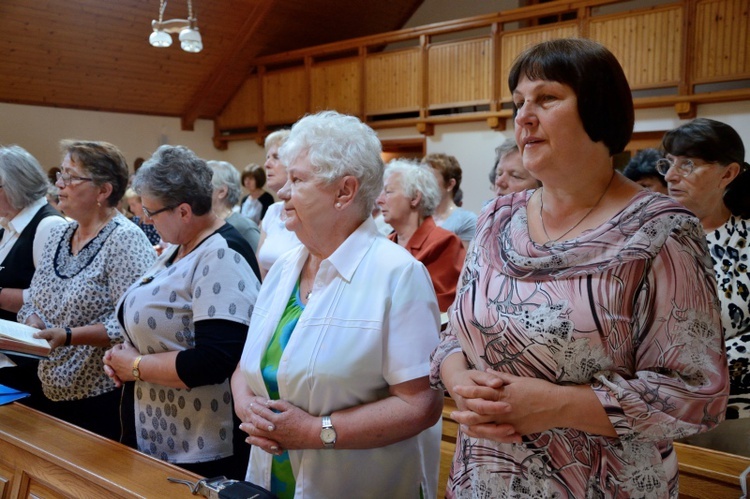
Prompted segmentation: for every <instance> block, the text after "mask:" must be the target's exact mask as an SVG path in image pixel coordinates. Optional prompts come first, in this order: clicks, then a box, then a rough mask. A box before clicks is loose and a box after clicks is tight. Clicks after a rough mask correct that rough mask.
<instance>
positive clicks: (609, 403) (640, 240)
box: [431, 191, 728, 498]
mask: <svg viewBox="0 0 750 499" xmlns="http://www.w3.org/2000/svg"><path fill="white" fill-rule="evenodd" d="M532 193H533V191H527V192H521V193H516V194H513V195H510V196H504V197H501V198H498V199H497V200H496V201H494V203H492V204H490V205H489V206H487V207H486V208H485V210H484V211H483V212H482V215H481V216H480V218H479V221H478V225H477V227H478V229H477V236H476V238H475V240H474V243H473V245H472V247H471V248H470V249H469V253H468V255H467V258H466V264H465V266H464V270H463V272H462V275H461V278H460V281H459V284H458V286H459V287H458V290H457V293H456V301H455V302H454V305H453V307H452V308H451V309H450V311H449V317H450V321H449V324H448V327H447V329H446V331H445V332H444V336H443V338H442V342H441V344H440V345H439V346H438V348H437V349H436V350H435V352H434V354H433V360H432V373H431V381H432V383H433V384H435V385H439V383H440V380H439V373H440V364H441V362H442V361H443V359H445V358H446V357H447V356H448V355H450V354H452V353H455V352H463V354H464V355H465V357H466V360H467V363H468V365H469V366H470V367H472V368H475V369H481V370H487V369H495V370H498V371H502V372H507V373H511V374H514V375H518V376H529V377H536V378H541V379H545V380H548V381H551V382H553V383H559V384H577V385H581V384H587V385H590V386H591V388H592V389H593V391H594V393H595V394H596V396H597V397H598V398H599V401H600V402H601V403H602V405H603V407H604V409H605V411H606V413H607V415H608V416H609V419H610V422H611V423H612V426H613V427H614V429H615V430H616V432H617V434H618V435H619V438H609V437H604V436H601V435H594V434H587V433H585V432H582V431H579V430H575V429H571V428H553V429H551V430H548V431H545V432H543V433H538V434H530V435H525V436H524V437H523V443H522V444H501V443H497V442H493V441H490V440H486V439H476V438H471V437H468V436H466V435H465V434H463V433H461V432H460V431H459V434H458V439H457V445H456V453H455V456H454V460H453V466H452V469H451V476H450V479H449V483H448V489H447V495H448V497H488V498H489V497H493V498H494V497H509V498H510V497H561V498H563V497H564V498H567V497H576V498H578V497H581V498H583V497H623V498H624V497H644V498H645V497H677V490H678V486H677V478H678V476H677V458H676V456H675V453H674V450H673V449H672V439H673V438H677V437H683V436H686V435H690V434H693V433H698V432H702V431H706V430H708V429H710V428H713V427H714V426H715V425H716V424H717V423H718V422H720V421H721V420H722V419H723V416H724V409H725V406H726V399H727V392H728V383H727V364H726V356H725V355H724V348H723V337H722V330H721V326H720V318H719V309H718V303H717V300H716V287H715V282H714V278H713V275H712V271H711V268H710V261H709V259H708V257H707V253H706V245H705V238H704V236H703V231H702V229H701V227H700V224H699V222H698V220H697V219H696V218H694V217H693V216H692V215H691V214H690V213H689V212H687V211H686V210H685V209H684V208H682V207H681V206H680V205H678V204H677V203H676V202H674V201H672V200H671V199H669V198H667V197H664V196H661V195H657V194H654V193H651V192H646V191H644V192H642V193H638V194H637V195H636V196H635V197H634V198H633V200H632V202H631V204H630V205H629V206H628V207H627V208H625V209H624V210H623V211H621V212H620V213H619V214H617V215H616V216H615V217H614V218H612V219H611V220H610V221H609V222H607V223H604V224H602V225H601V226H600V227H598V228H596V229H592V230H589V231H587V232H585V233H584V234H582V235H581V236H579V237H578V238H576V239H573V240H569V241H563V242H558V243H554V244H552V245H551V246H550V247H545V246H544V245H539V244H536V243H534V242H533V241H532V240H531V239H530V237H529V234H528V225H527V213H526V204H527V201H528V199H529V197H530V196H531V195H532Z"/></svg>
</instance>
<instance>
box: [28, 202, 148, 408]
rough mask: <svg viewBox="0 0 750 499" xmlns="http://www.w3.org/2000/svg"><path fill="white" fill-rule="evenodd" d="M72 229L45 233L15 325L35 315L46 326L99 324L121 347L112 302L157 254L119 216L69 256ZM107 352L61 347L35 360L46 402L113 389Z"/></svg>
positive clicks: (59, 228)
mask: <svg viewBox="0 0 750 499" xmlns="http://www.w3.org/2000/svg"><path fill="white" fill-rule="evenodd" d="M77 227H78V223H77V222H71V223H70V224H66V225H59V226H57V227H54V228H53V229H52V231H51V232H50V237H49V239H48V240H47V243H46V244H45V246H44V252H43V253H42V263H41V264H40V266H39V267H37V269H36V272H35V273H34V277H33V279H32V280H31V286H30V287H29V298H28V299H27V300H26V302H25V303H24V304H23V306H22V307H21V310H20V311H19V312H18V321H19V322H24V321H25V320H26V319H27V318H28V317H29V316H30V315H31V314H37V315H38V316H39V318H40V319H42V321H44V323H45V325H46V326H47V327H65V326H70V327H79V326H87V325H90V324H97V323H102V324H104V327H105V328H106V330H107V335H108V336H109V338H110V340H111V341H112V344H115V343H120V342H122V332H121V331H120V324H119V323H118V322H117V318H116V317H115V304H116V303H117V300H119V298H120V295H122V293H124V292H125V290H126V289H128V287H130V285H131V284H132V283H133V282H134V281H135V280H136V279H138V278H139V277H141V275H143V273H144V272H145V271H146V270H148V268H149V267H150V266H151V264H152V263H153V262H154V260H156V252H155V251H154V248H153V247H152V246H151V244H150V243H149V241H148V239H147V238H146V235H145V234H144V233H143V231H142V230H141V229H139V228H138V227H137V226H136V225H134V224H133V223H131V222H130V220H128V219H127V218H125V217H124V216H123V215H122V214H120V213H118V214H117V215H115V217H113V218H112V220H110V221H109V222H108V223H107V225H105V226H104V227H103V228H102V229H101V231H99V234H97V236H96V237H95V238H94V239H92V240H91V241H89V242H88V243H87V244H86V245H85V246H84V247H83V248H82V249H81V251H80V252H79V253H78V254H76V255H73V254H72V253H71V251H70V248H71V245H70V242H71V239H72V238H73V234H74V233H75V229H76V228H77ZM106 350H107V349H106V348H103V347H95V346H91V345H71V346H67V347H65V346H63V347H59V348H56V349H55V350H54V351H53V352H52V353H51V354H50V356H49V358H48V359H44V360H42V361H40V362H39V379H40V380H41V381H42V388H43V389H44V394H45V395H46V396H47V398H49V399H50V400H54V401H61V400H80V399H83V398H88V397H94V396H96V395H101V394H103V393H107V392H110V391H112V390H114V389H115V384H114V382H112V380H111V379H109V377H108V376H107V375H106V374H104V365H103V364H102V358H103V357H104V352H105V351H106Z"/></svg>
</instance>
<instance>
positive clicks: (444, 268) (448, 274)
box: [377, 159, 466, 312]
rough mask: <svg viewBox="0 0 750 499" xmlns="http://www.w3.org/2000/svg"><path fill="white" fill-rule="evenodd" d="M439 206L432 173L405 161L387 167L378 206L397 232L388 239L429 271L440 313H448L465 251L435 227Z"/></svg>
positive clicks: (455, 238)
mask: <svg viewBox="0 0 750 499" xmlns="http://www.w3.org/2000/svg"><path fill="white" fill-rule="evenodd" d="M438 203H440V188H439V187H438V184H437V181H436V180H435V176H434V175H433V173H432V171H430V170H428V169H427V167H425V166H422V165H420V164H418V163H415V162H413V161H408V160H403V159H395V160H393V161H391V162H390V163H388V166H387V168H386V170H385V177H384V185H383V191H382V192H381V193H380V196H378V199H377V204H378V206H380V211H381V212H382V213H383V218H384V219H385V221H386V223H388V224H390V225H391V226H392V227H393V229H394V232H393V233H392V234H391V235H390V236H389V239H390V240H391V241H394V242H396V243H398V244H399V245H401V246H402V247H404V248H406V250H407V251H409V253H411V254H412V255H413V256H414V258H416V259H417V260H419V261H420V262H422V263H423V264H424V266H425V267H427V271H428V272H429V273H430V278H431V279H432V285H433V287H434V288H435V293H436V294H437V299H438V305H439V306H440V311H441V312H445V311H446V310H448V307H449V306H450V304H451V303H453V298H455V296H456V283H457V282H458V275H459V273H460V272H461V265H462V264H463V261H464V258H465V257H466V249H464V246H463V244H462V243H461V239H459V237H458V236H457V235H456V234H454V233H453V232H451V231H448V230H445V229H443V228H440V227H438V226H437V225H435V221H434V220H433V219H432V213H433V212H434V211H435V207H436V206H437V205H438Z"/></svg>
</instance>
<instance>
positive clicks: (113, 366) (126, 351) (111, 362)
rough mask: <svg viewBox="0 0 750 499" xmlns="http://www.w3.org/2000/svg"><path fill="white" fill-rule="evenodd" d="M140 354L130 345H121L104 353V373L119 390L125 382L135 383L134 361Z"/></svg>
mask: <svg viewBox="0 0 750 499" xmlns="http://www.w3.org/2000/svg"><path fill="white" fill-rule="evenodd" d="M138 355H140V352H139V351H138V350H137V349H136V348H135V347H134V346H133V345H131V344H130V343H119V344H117V345H115V346H113V347H112V348H110V349H109V350H107V351H106V352H105V353H104V358H103V359H102V361H103V362H104V373H105V374H106V375H107V376H109V377H110V378H111V379H112V381H114V382H115V386H117V387H118V388H119V387H120V386H122V383H123V382H124V381H133V380H135V378H134V377H133V361H134V360H135V358H136V357H138Z"/></svg>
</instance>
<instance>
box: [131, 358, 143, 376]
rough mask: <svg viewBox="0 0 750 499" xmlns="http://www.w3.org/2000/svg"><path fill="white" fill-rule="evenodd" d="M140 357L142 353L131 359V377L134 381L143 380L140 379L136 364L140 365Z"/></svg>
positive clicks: (139, 371)
mask: <svg viewBox="0 0 750 499" xmlns="http://www.w3.org/2000/svg"><path fill="white" fill-rule="evenodd" d="M142 358H143V355H139V356H138V357H136V358H135V360H134V361H133V377H134V378H135V379H136V381H143V380H142V379H141V370H140V369H138V366H140V365H141V359H142Z"/></svg>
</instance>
